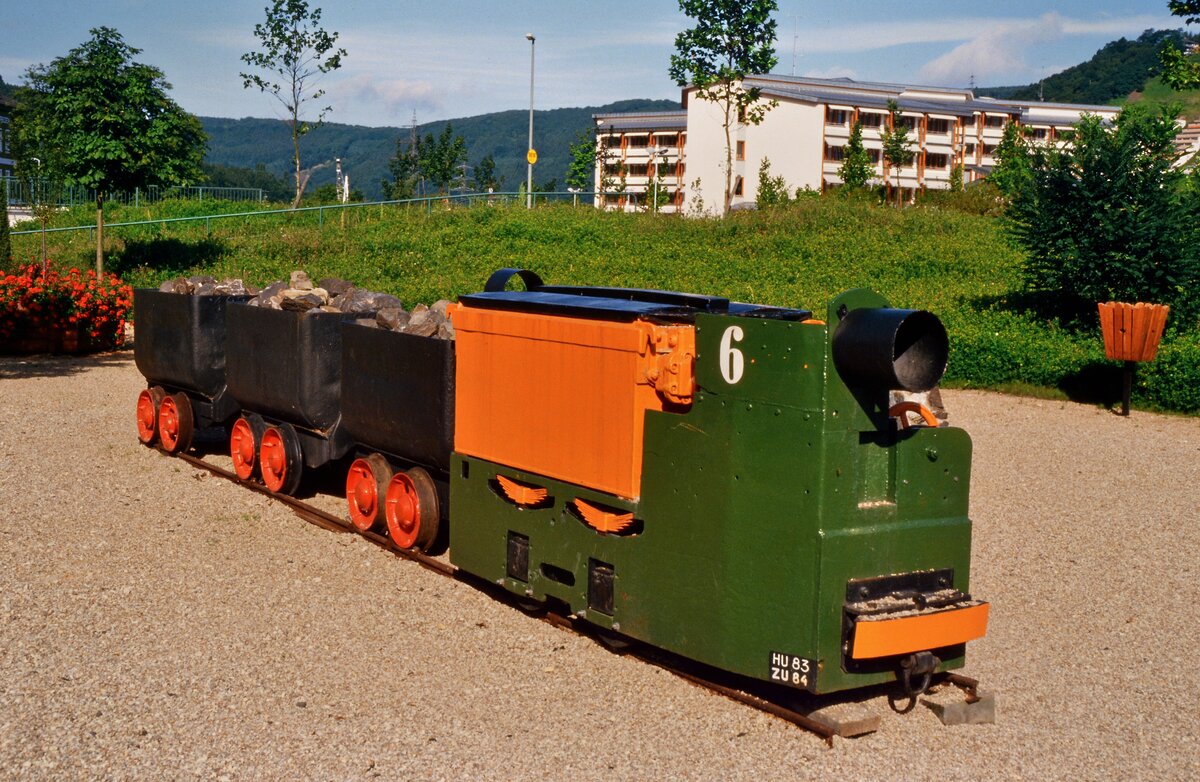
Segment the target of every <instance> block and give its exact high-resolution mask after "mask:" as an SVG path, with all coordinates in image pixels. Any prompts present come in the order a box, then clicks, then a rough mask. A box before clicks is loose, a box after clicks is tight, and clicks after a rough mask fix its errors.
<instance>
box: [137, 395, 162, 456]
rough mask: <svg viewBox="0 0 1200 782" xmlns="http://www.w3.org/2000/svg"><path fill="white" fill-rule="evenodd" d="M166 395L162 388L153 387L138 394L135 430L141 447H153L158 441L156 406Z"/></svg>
mask: <svg viewBox="0 0 1200 782" xmlns="http://www.w3.org/2000/svg"><path fill="white" fill-rule="evenodd" d="M166 395H167V392H166V391H165V390H163V387H162V386H153V387H151V388H147V389H146V390H145V391H142V393H140V394H138V398H137V430H138V440H140V441H141V443H142V445H153V444H154V441H155V440H157V439H158V406H159V405H160V404H162V400H163V397H165V396H166Z"/></svg>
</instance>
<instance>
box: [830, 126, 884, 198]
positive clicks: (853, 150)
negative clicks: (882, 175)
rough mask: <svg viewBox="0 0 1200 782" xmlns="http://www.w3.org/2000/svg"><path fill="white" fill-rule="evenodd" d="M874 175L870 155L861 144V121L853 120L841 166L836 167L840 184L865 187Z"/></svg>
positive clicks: (850, 186)
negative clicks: (840, 179) (840, 180)
mask: <svg viewBox="0 0 1200 782" xmlns="http://www.w3.org/2000/svg"><path fill="white" fill-rule="evenodd" d="M874 175H875V166H874V165H872V163H871V156H870V155H868V154H867V150H866V147H864V146H863V140H862V123H861V122H858V121H857V120H855V122H854V127H852V128H850V140H849V141H847V142H846V148H845V150H843V157H842V167H841V168H839V169H838V176H840V177H841V178H842V184H843V185H845V186H846V187H849V188H860V187H866V184H867V182H868V181H869V180H870V179H871V177H873V176H874Z"/></svg>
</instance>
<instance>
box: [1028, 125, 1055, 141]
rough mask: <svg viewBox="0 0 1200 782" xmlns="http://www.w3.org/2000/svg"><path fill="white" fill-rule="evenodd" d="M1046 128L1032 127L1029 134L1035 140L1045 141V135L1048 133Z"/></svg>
mask: <svg viewBox="0 0 1200 782" xmlns="http://www.w3.org/2000/svg"><path fill="white" fill-rule="evenodd" d="M1048 130H1049V129H1048V128H1034V129H1033V132H1032V133H1030V134H1029V136H1030V138H1032V139H1033V140H1035V141H1045V140H1046V137H1047V136H1049V135H1050V134H1049V132H1048Z"/></svg>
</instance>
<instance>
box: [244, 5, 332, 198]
mask: <svg viewBox="0 0 1200 782" xmlns="http://www.w3.org/2000/svg"><path fill="white" fill-rule="evenodd" d="M264 10H265V11H266V15H267V19H266V22H264V23H261V24H256V25H254V36H255V37H256V38H258V40H259V43H261V44H262V48H263V50H262V51H257V52H247V53H246V54H243V55H242V62H244V63H246V64H247V65H249V66H251V67H252V68H258V69H260V70H262V71H266V72H267V75H266V76H262V75H260V74H257V73H241V74H239V75H240V76H241V77H242V87H243V88H244V89H249V88H250V87H257V88H258V89H259V91H261V92H267V93H270V94H271V95H273V96H275V99H276V100H278V101H279V102H280V103H281V104H283V108H284V110H285V111H286V112H287V115H288V117H287V120H286V121H287V123H288V124H289V125H290V126H291V129H292V162H293V164H294V166H295V183H296V196H295V198H294V199H293V200H292V207H293V208H295V207H297V206H299V205H300V197H301V196H302V195H303V194H304V186H305V185H307V184H308V179H307V177H302V176H301V171H300V138H301V136H303V135H305V134H306V133H308V132H309V131H310V130H312V129H313V128H314V127H317V126H319V125H320V124H321V123H322V122H324V120H325V115H326V114H327V113H329V112H330V111H332V109H333V107H332V106H326V107H325V108H323V109H321V110H320V111H319V112H317V121H316V123H315V125H310V124H309V123H308V122H306V121H305V120H303V119H302V118H301V114H302V112H303V108H304V104H305V103H309V102H311V101H318V100H320V99H321V97H322V96H324V95H325V90H323V89H320V88H319V87H318V86H317V85H318V84H319V83H320V81H321V77H322V76H323V75H324V74H326V73H329V72H330V71H333V70H337V69H338V68H340V67H342V58H343V57H345V56H346V50H345V49H334V48H333V47H334V44H335V43H336V42H337V39H338V34H337V33H329V32H327V31H325V30H324V29H323V28H322V27H321V26H320V22H321V9H320V8H313V9H312V10H309V7H308V3H307V2H305V0H274V2H272V3H271V6H270V7H269V8H266V9H264ZM276 76H278V77H279V79H280V81H273V79H275V78H276ZM310 173H311V172H310Z"/></svg>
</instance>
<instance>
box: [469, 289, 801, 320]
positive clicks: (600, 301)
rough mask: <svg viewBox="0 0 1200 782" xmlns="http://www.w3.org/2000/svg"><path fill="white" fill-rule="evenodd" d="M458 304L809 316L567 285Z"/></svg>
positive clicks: (581, 313)
mask: <svg viewBox="0 0 1200 782" xmlns="http://www.w3.org/2000/svg"><path fill="white" fill-rule="evenodd" d="M459 301H461V302H462V303H464V304H467V305H469V306H473V307H482V308H486V309H504V310H518V311H521V312H536V313H542V314H546V315H564V316H567V317H576V318H593V319H597V320H617V321H631V320H638V319H642V318H644V319H648V320H660V321H668V322H689V321H692V320H695V317H696V315H697V314H698V313H702V312H708V313H717V314H729V315H743V316H748V317H762V318H779V319H784V320H805V319H807V318H809V317H811V314H812V313H810V312H808V311H807V310H795V309H783V308H779V307H762V306H759V305H756V304H740V303H731V302H730V301H729V299H726V298H722V297H720V296H702V295H699V294H694V293H678V292H676V291H660V290H644V289H640V288H590V287H583V286H579V287H576V286H567V285H543V286H541V287H539V288H537V289H535V290H531V291H495V292H485V293H470V294H466V295H464V296H461V297H459Z"/></svg>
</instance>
